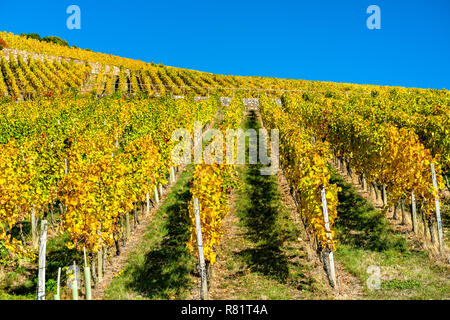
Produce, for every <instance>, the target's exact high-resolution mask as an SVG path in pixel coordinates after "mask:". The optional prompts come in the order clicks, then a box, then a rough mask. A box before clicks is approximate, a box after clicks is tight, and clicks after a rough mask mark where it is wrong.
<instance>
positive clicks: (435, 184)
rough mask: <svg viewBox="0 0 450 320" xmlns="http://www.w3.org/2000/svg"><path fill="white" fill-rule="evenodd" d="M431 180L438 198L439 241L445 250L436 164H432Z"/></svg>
mask: <svg viewBox="0 0 450 320" xmlns="http://www.w3.org/2000/svg"><path fill="white" fill-rule="evenodd" d="M431 178H432V179H433V187H434V190H435V191H436V197H435V198H434V204H435V207H436V222H437V227H438V239H439V249H441V250H442V249H443V243H442V220H441V210H440V208H439V189H438V185H437V180H436V171H435V170H434V163H432V164H431Z"/></svg>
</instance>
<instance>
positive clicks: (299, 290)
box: [190, 113, 332, 299]
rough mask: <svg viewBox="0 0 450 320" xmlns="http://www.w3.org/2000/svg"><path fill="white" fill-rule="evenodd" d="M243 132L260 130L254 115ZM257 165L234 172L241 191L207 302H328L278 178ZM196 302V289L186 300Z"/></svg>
mask: <svg viewBox="0 0 450 320" xmlns="http://www.w3.org/2000/svg"><path fill="white" fill-rule="evenodd" d="M243 127H244V129H247V128H256V129H257V128H258V127H259V123H258V121H257V118H256V115H255V113H250V115H249V117H248V118H247V119H246V121H244V124H243ZM260 168H261V164H255V165H245V166H242V167H239V168H238V171H239V178H240V179H241V181H242V182H243V185H242V188H241V189H240V190H237V191H236V192H235V193H234V194H233V196H232V204H233V205H232V208H231V210H230V212H229V214H228V216H227V217H226V219H225V220H224V227H225V230H226V231H225V235H224V238H223V241H222V244H221V247H220V253H219V256H218V260H217V262H216V264H215V266H214V271H213V277H212V283H211V288H210V298H211V299H324V298H332V292H331V289H330V287H329V285H328V284H327V282H326V279H325V277H323V276H322V275H323V270H322V268H321V266H320V265H319V264H318V263H317V261H314V259H311V255H310V252H309V250H308V245H309V244H308V243H307V242H305V241H303V240H302V239H305V235H304V233H303V232H302V230H301V228H300V225H299V222H298V221H296V219H295V215H296V212H295V211H294V210H292V208H288V207H287V206H286V205H285V204H284V201H283V200H284V199H283V194H282V193H281V192H280V188H279V181H278V177H277V176H263V175H261V174H260ZM190 298H192V299H198V290H193V291H192V294H191V296H190Z"/></svg>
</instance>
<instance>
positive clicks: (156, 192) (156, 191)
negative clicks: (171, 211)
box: [155, 184, 159, 204]
mask: <svg viewBox="0 0 450 320" xmlns="http://www.w3.org/2000/svg"><path fill="white" fill-rule="evenodd" d="M155 200H156V203H157V204H158V203H159V195H158V189H157V188H156V184H155Z"/></svg>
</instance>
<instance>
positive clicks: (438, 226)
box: [0, 32, 450, 300]
mask: <svg viewBox="0 0 450 320" xmlns="http://www.w3.org/2000/svg"><path fill="white" fill-rule="evenodd" d="M0 39H3V43H4V44H5V45H4V46H3V47H4V48H3V49H2V50H0V299H39V300H44V299H51V300H52V299H56V300H64V299H65V300H70V299H87V300H90V299H258V300H259V299H295V300H298V299H448V298H449V297H450V280H449V264H450V255H449V251H448V247H449V240H450V238H449V235H448V228H449V224H450V200H449V198H450V192H449V188H450V185H449V175H450V135H449V133H450V129H449V128H450V93H449V92H448V91H447V90H445V89H443V90H433V89H416V88H403V87H383V86H374V85H355V84H343V83H331V82H319V81H306V80H290V79H278V78H268V77H244V76H231V75H218V74H211V73H207V72H200V71H194V70H188V69H181V68H175V67H168V66H164V65H161V64H154V63H145V62H142V61H137V60H131V59H127V58H121V57H117V56H113V55H109V54H102V53H96V52H92V51H90V50H83V49H80V48H73V47H72V48H70V47H67V46H61V45H58V44H55V43H48V42H43V41H39V40H36V39H28V38H24V37H22V36H17V35H14V34H12V33H7V32H0ZM179 129H183V130H184V131H183V132H184V136H183V135H181V136H179V135H177V134H175V132H177V130H179ZM228 132H232V133H233V134H234V135H231V136H228ZM252 132H254V133H255V136H254V140H253V143H252V139H253V138H252V137H253V136H252V134H251V133H252ZM265 133H267V135H265ZM221 139H222V140H221ZM240 139H242V140H241V141H242V142H243V145H244V148H243V149H239V147H237V148H235V145H234V141H235V140H236V142H238V141H239V140H240ZM192 141H193V142H192ZM229 141H231V142H232V145H231V146H232V147H231V148H230V145H229V144H228V142H229ZM186 142H188V143H186ZM225 142H226V143H225ZM246 142H248V143H246ZM181 143H183V145H182V146H181V149H182V151H183V156H181V155H180V153H177V154H175V153H174V150H180V149H176V148H177V147H179V146H180V144H181ZM225 145H226V147H225ZM277 148H278V149H277ZM254 152H256V154H257V156H255V153H254ZM277 152H278V153H277ZM191 153H193V154H194V157H192V156H191ZM196 153H197V154H200V155H201V157H200V159H199V160H198V161H197V159H196V156H195V154H196ZM174 154H175V155H174ZM186 154H188V156H186ZM192 158H194V161H192V160H193V159H192ZM225 158H226V161H225V160H224V159H225ZM182 159H184V160H187V161H185V162H183V161H181V160H182ZM239 159H243V160H245V161H244V162H242V161H241V162H240V161H239ZM218 160H222V161H218ZM269 167H270V168H271V169H270V170H268V168H269ZM262 172H266V173H267V172H270V174H262ZM373 270H375V271H373ZM377 270H378V271H377Z"/></svg>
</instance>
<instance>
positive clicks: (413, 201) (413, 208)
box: [411, 191, 418, 233]
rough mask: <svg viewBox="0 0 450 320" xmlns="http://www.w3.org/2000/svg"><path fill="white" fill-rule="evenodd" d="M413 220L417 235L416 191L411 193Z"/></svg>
mask: <svg viewBox="0 0 450 320" xmlns="http://www.w3.org/2000/svg"><path fill="white" fill-rule="evenodd" d="M411 220H412V226H413V231H414V233H417V231H418V230H417V207H416V199H415V197H414V191H411Z"/></svg>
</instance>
